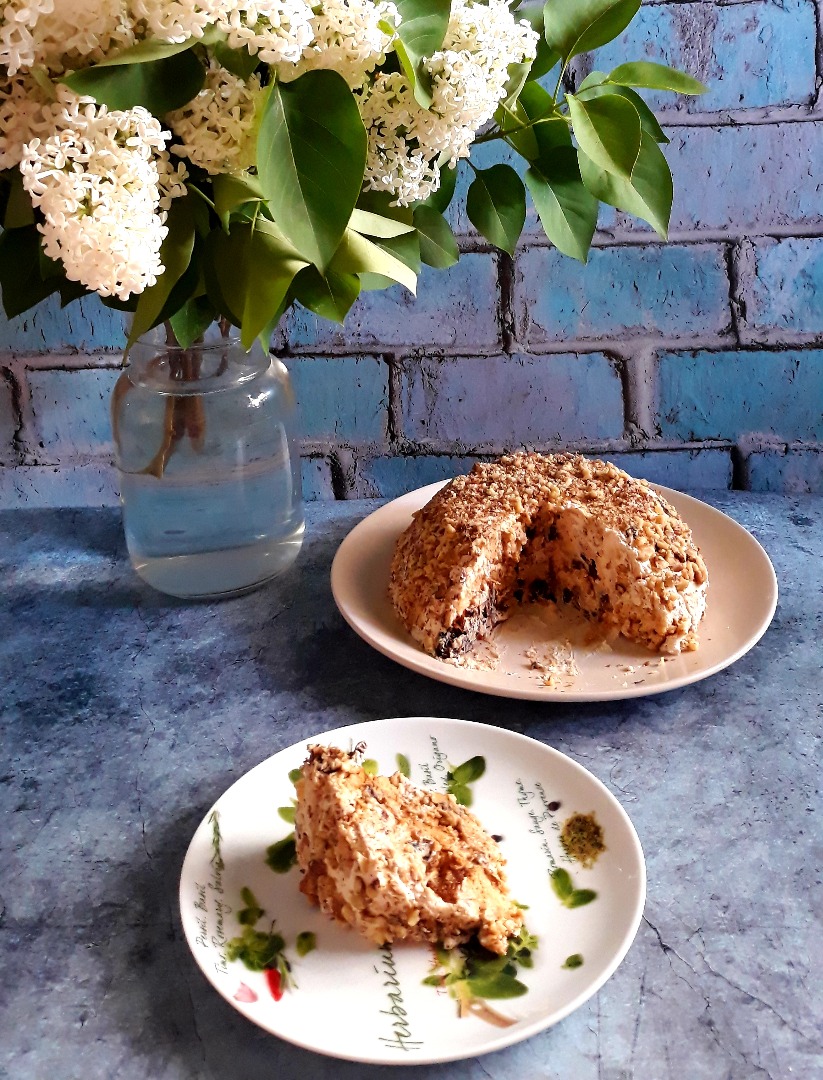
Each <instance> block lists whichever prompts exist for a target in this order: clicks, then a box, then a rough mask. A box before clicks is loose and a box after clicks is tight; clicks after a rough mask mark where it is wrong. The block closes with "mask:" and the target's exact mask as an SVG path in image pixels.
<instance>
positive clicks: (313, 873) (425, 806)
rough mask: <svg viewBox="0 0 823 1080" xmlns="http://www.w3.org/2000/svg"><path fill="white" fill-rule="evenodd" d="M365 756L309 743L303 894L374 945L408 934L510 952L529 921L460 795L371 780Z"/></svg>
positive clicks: (302, 821) (298, 825)
mask: <svg viewBox="0 0 823 1080" xmlns="http://www.w3.org/2000/svg"><path fill="white" fill-rule="evenodd" d="M359 758H360V754H359V752H358V751H357V750H355V751H354V752H352V753H348V752H346V751H344V750H339V749H336V748H334V747H324V746H310V747H309V756H308V758H307V759H306V761H305V762H304V764H303V769H302V777H301V779H300V780H298V782H297V785H296V788H297V809H296V813H295V840H296V844H297V861H298V864H299V866H300V869H301V871H302V874H303V877H302V880H301V882H300V890H301V892H303V893H304V894H305V895H306V896H307V897H308V898H309V899H310V900H311V901H312V902H314V903H315V904H318V905H319V906H320V907H321V908H322V910H323V911H325V912H326V913H327V914H329V915H331V916H332V917H333V918H334V919H336V920H337V921H338V922H342V923H347V924H348V925H349V926H353V927H354V928H355V929H356V930H359V931H360V932H361V933H362V934H363V935H364V936H365V937H367V938H368V939H369V940H370V941H373V942H374V943H375V944H376V945H383V944H385V943H386V942H390V941H400V940H402V939H404V938H408V939H411V940H415V941H425V942H428V943H431V944H440V945H442V946H443V947H445V948H453V947H454V946H455V945H458V944H460V943H462V942H466V941H468V940H469V939H470V938H472V937H473V936H474V935H477V939H478V941H479V942H480V944H481V945H482V946H483V947H484V948H486V949H489V950H490V951H491V952H493V953H497V954H499V955H502V954H503V953H505V952H506V948H507V946H508V940H509V938H510V937H512V936H513V935H515V934H517V932H518V931H519V930H520V927H521V926H522V924H523V916H522V913H521V911H520V909H519V908H518V907H517V905H516V904H515V903H514V902H513V901H512V900H511V899H510V898H509V896H508V894H507V892H506V878H505V874H504V871H503V866H504V863H505V860H504V858H503V856H502V854H501V853H500V849H499V848H498V846H497V844H496V843H495V841H494V840H492V838H491V837H490V836H489V835H488V833H486V832H485V830H484V829H483V827H482V825H481V824H480V822H479V821H478V820H477V818H476V817H475V816H474V815H473V814H472V813H471V812H470V811H468V810H467V809H466V808H465V807H464V806H461V805H460V804H459V803H457V802H456V800H455V799H454V796H452V795H442V794H440V793H439V792H436V791H428V790H425V789H422V788H418V787H416V786H415V785H414V784H412V783H411V781H409V780H407V779H406V777H405V776H403V775H402V774H401V773H395V774H394V775H393V776H372V775H371V774H370V773H367V772H366V770H365V769H364V768H363V767H362V766H361V765H360V764H359Z"/></svg>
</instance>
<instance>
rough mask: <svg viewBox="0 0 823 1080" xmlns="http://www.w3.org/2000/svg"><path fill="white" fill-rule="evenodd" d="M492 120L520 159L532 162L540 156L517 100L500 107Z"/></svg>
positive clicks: (523, 110) (525, 115)
mask: <svg viewBox="0 0 823 1080" xmlns="http://www.w3.org/2000/svg"><path fill="white" fill-rule="evenodd" d="M528 85H529V86H533V85H535V86H536V85H537V84H536V83H529V84H528ZM494 119H495V122H496V123H497V126H498V127H499V128H500V130H501V131H505V132H508V134H507V135H506V142H508V143H509V145H510V146H512V147H513V148H514V149H515V150H516V151H517V152H518V154H520V156H521V157H524V158H525V159H526V160H527V161H534V160H535V159H536V158H538V157H539V156H540V147H539V146H538V145H537V138H536V136H535V134H534V128H532V127H530V126H529V117H528V115H527V113H526V111H525V109H524V108H523V103H522V102H521V101H520V100H519V99H518V100H517V101H515V102H514V103H513V104H512V105H500V106H499V107H498V108H497V109H496V111H495V114H494ZM564 123H565V121H564Z"/></svg>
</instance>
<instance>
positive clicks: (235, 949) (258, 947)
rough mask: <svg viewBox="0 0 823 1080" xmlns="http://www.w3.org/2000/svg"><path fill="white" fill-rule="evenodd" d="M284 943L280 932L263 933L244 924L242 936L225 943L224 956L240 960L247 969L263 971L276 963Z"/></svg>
mask: <svg viewBox="0 0 823 1080" xmlns="http://www.w3.org/2000/svg"><path fill="white" fill-rule="evenodd" d="M285 944H286V943H285V942H284V941H283V938H282V937H281V936H280V934H265V933H262V932H261V931H259V930H254V929H252V927H251V926H246V927H244V928H243V935H242V937H235V938H232V939H231V940H230V941H229V942H228V943H227V946H226V957H227V959H229V960H240V961H241V962H242V963H243V964H245V965H246V967H247V968H248V969H249V971H265V970H266V968H270V967H274V966H275V965H276V964H277V961H278V959H279V954H280V953H281V952H282V951H283V949H284V948H285Z"/></svg>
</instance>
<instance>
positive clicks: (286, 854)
mask: <svg viewBox="0 0 823 1080" xmlns="http://www.w3.org/2000/svg"><path fill="white" fill-rule="evenodd" d="M296 865H297V846H296V844H295V842H294V833H291V834H290V835H289V836H287V837H285V839H283V840H278V841H277V843H276V844H271V845H270V846H269V847H267V848H266V866H268V868H269V869H270V870H273V871H274V872H275V874H286V873H288V871H289V870H291V868H292V867H293V866H296Z"/></svg>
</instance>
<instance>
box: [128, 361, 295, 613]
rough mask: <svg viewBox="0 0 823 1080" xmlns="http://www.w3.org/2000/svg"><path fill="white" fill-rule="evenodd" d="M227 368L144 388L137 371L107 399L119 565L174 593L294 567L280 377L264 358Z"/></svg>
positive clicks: (244, 584)
mask: <svg viewBox="0 0 823 1080" xmlns="http://www.w3.org/2000/svg"><path fill="white" fill-rule="evenodd" d="M222 355H223V353H222V350H221V353H220V354H219V356H220V357H222ZM215 363H216V361H215ZM234 366H235V367H237V368H238V370H239V373H238V371H234V370H233V366H232V364H227V363H221V364H219V365H217V370H216V373H215V374H214V375H212V376H210V377H208V378H207V377H205V375H204V374H201V376H200V378H199V379H197V380H196V381H190V382H188V383H185V384H181V383H180V382H179V381H178V382H177V383H174V384H173V385H170V384H169V383H167V382H162V381H161V375H162V371H161V372H160V374H157V373H155V372H152V373H151V374H152V378H151V379H149V378H148V377H146V376H144V375H143V374H142V373H141V371H140V370H139V369H138V371H137V373H136V375H135V374H134V373H124V374H123V375H122V376H121V382H122V390H121V392H120V393H118V392H117V390H116V391H115V402H116V404H115V408H114V411H113V415H114V416H115V419H116V425H115V429H116V438H115V445H116V449H117V461H118V466H119V470H120V495H121V502H122V506H123V524H124V528H125V533H126V542H127V546H128V549H129V557H130V559H131V562H132V565H133V566H134V568H135V570H136V571H137V573H138V574H140V576H141V577H142V578H144V580H145V581H147V582H148V583H149V584H150V585H153V586H154V587H155V588H156V589H159V590H160V591H161V592H165V593H168V594H170V595H172V596H180V597H223V596H236V595H238V594H240V593H243V592H247V591H250V590H251V589H253V588H256V587H257V586H258V585H260V584H261V583H262V582H264V581H267V580H268V579H270V578H272V577H274V576H275V575H277V574H279V573H281V572H282V571H283V570H285V569H286V568H287V567H288V566H289V565H290V564H291V563H293V562H294V560H295V559H296V558H297V555H298V553H299V551H300V547H301V544H302V540H303V532H304V523H303V504H302V498H301V490H300V460H299V456H298V451H297V448H296V443H295V440H294V437H293V431H292V425H293V414H294V399H293V394H292V392H291V387H290V383H289V381H288V373H287V372H286V370H285V368H284V367H283V365H282V364H280V363H279V362H278V361H272V362H271V363H269V362H268V359H267V358H263V359H260V361H259V363H258V364H257V366H252V361H251V360H250V359H249V358H247V357H245V355H244V354H242V353H241V354H240V359H239V360H238V361H237V363H236V365H234ZM204 367H205V362H204ZM158 387H159V389H158Z"/></svg>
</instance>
